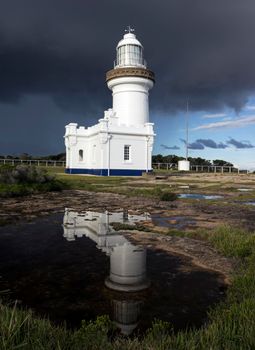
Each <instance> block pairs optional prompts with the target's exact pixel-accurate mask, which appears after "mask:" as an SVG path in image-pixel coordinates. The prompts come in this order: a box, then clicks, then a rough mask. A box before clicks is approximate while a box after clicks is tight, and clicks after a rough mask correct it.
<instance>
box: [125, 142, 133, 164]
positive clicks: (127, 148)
mask: <svg viewBox="0 0 255 350" xmlns="http://www.w3.org/2000/svg"><path fill="white" fill-rule="evenodd" d="M127 155H128V158H127ZM131 156H132V154H131V145H124V147H123V162H124V163H131V161H132V158H131Z"/></svg>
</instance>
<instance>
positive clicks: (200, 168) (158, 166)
mask: <svg viewBox="0 0 255 350" xmlns="http://www.w3.org/2000/svg"><path fill="white" fill-rule="evenodd" d="M152 168H153V169H155V170H178V166H177V164H176V163H152ZM190 170H191V171H195V172H203V173H204V172H206V173H238V174H239V173H248V172H249V171H248V170H246V169H239V168H236V167H234V166H227V165H224V166H221V165H191V166H190Z"/></svg>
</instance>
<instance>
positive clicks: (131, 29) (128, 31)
mask: <svg viewBox="0 0 255 350" xmlns="http://www.w3.org/2000/svg"><path fill="white" fill-rule="evenodd" d="M134 31H135V30H134V28H131V26H128V27H127V29H125V32H126V33H133V32H134Z"/></svg>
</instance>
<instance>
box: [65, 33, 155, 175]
mask: <svg viewBox="0 0 255 350" xmlns="http://www.w3.org/2000/svg"><path fill="white" fill-rule="evenodd" d="M116 51H117V57H116V61H115V62H114V68H113V69H111V70H110V71H108V72H107V73H106V83H107V86H108V88H109V89H110V90H111V91H112V97H113V105H112V108H109V109H108V110H107V111H105V112H104V117H103V118H102V119H99V120H98V124H96V125H94V126H91V127H88V128H85V127H84V126H80V127H78V125H77V124H76V123H70V124H68V125H67V126H66V133H65V136H64V138H65V146H66V172H67V173H70V174H94V175H103V176H110V175H117V176H119V175H126V176H130V175H135V176H139V175H142V173H143V172H150V171H151V170H152V164H151V157H152V148H153V143H154V137H155V134H154V131H153V125H154V124H153V123H150V122H149V90H150V89H151V88H152V87H153V85H154V82H155V78H154V73H153V72H152V71H151V70H149V69H147V65H146V62H145V60H144V58H143V46H142V45H141V43H140V42H139V41H138V40H137V38H136V36H135V34H134V33H133V30H131V29H130V28H129V30H128V33H127V34H125V35H124V37H123V39H122V40H121V41H120V42H119V43H118V45H117V48H116Z"/></svg>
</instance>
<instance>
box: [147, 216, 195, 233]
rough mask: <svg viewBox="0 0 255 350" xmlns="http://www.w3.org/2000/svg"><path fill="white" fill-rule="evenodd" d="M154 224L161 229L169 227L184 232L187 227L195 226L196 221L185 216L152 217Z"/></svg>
mask: <svg viewBox="0 0 255 350" xmlns="http://www.w3.org/2000/svg"><path fill="white" fill-rule="evenodd" d="M151 220H152V223H153V224H154V225H156V226H160V227H169V228H175V229H179V230H182V229H184V228H186V227H187V226H195V225H196V221H195V219H192V218H189V217H185V216H167V217H162V216H154V215H152V216H151Z"/></svg>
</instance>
